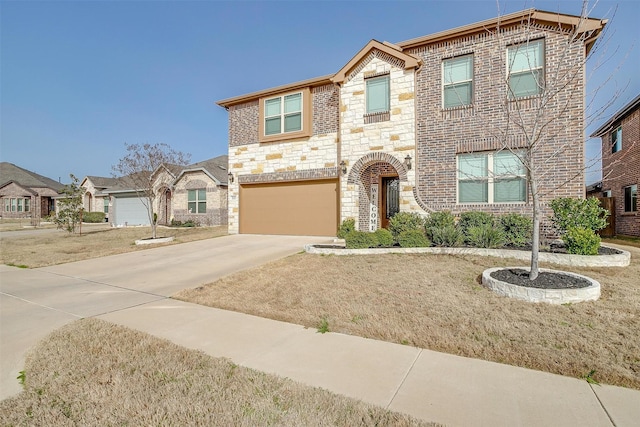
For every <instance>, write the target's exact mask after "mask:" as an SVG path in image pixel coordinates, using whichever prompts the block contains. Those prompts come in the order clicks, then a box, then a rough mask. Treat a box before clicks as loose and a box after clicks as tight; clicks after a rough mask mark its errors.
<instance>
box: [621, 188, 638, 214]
mask: <svg viewBox="0 0 640 427" xmlns="http://www.w3.org/2000/svg"><path fill="white" fill-rule="evenodd" d="M633 187H636V209H635V210H633V195H632V197H631V200H630V202H631V208H632V210H630V211H628V210H627V188H633ZM622 197H623V200H622V209H623V210H622V212H623V213H626V214H628V213H634V212H636V211H637V204H638V185H637V184H631V185H625V186H624V187H622Z"/></svg>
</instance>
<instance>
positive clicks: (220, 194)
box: [171, 171, 228, 226]
mask: <svg viewBox="0 0 640 427" xmlns="http://www.w3.org/2000/svg"><path fill="white" fill-rule="evenodd" d="M200 189H206V192H207V209H206V210H207V211H206V213H203V214H199V213H193V212H189V209H188V192H189V190H200ZM171 206H172V212H173V218H172V219H175V220H177V221H182V222H185V221H193V222H195V223H196V224H198V225H208V226H211V225H224V224H226V223H227V218H228V214H227V211H228V205H227V189H226V188H225V187H220V186H218V185H216V183H215V182H214V181H213V180H212V179H211V178H210V177H209V176H208V175H207V174H205V173H204V172H201V171H197V172H189V173H186V174H184V175H183V176H182V177H181V178H180V180H179V181H178V182H176V183H175V186H174V189H173V192H172V195H171Z"/></svg>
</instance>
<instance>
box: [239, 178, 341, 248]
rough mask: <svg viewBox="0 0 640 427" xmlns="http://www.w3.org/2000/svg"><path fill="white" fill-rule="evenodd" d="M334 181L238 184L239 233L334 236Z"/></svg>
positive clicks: (335, 199) (335, 197) (336, 209)
mask: <svg viewBox="0 0 640 427" xmlns="http://www.w3.org/2000/svg"><path fill="white" fill-rule="evenodd" d="M337 229H338V181H337V180H323V181H299V182H283V183H277V184H251V185H249V184H245V185H241V186H240V233H243V234H289V235H298V236H335V235H336V231H337Z"/></svg>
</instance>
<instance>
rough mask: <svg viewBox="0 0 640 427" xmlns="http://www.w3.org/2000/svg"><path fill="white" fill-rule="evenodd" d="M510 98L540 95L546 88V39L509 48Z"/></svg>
mask: <svg viewBox="0 0 640 427" xmlns="http://www.w3.org/2000/svg"><path fill="white" fill-rule="evenodd" d="M507 74H508V76H509V98H522V97H525V96H532V95H538V94H540V93H542V90H543V88H544V40H535V41H530V42H527V43H522V44H518V45H514V46H509V47H508V48H507Z"/></svg>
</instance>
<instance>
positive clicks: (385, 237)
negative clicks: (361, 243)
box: [374, 228, 393, 248]
mask: <svg viewBox="0 0 640 427" xmlns="http://www.w3.org/2000/svg"><path fill="white" fill-rule="evenodd" d="M374 234H375V235H376V239H377V240H378V246H382V247H385V248H387V247H389V246H393V234H391V232H390V231H389V230H387V229H386V228H378V229H377V230H376V231H375V233H374Z"/></svg>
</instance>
